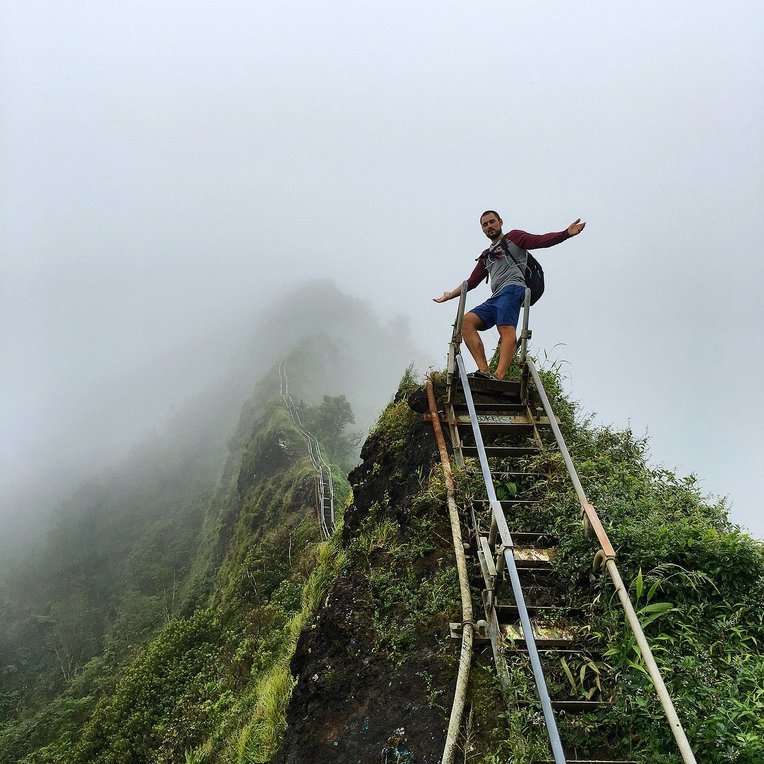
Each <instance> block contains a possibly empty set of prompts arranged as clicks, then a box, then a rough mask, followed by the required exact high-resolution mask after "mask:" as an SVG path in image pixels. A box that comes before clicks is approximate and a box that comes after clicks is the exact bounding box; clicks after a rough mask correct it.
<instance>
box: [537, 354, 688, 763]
mask: <svg viewBox="0 0 764 764" xmlns="http://www.w3.org/2000/svg"><path fill="white" fill-rule="evenodd" d="M526 364H527V366H528V368H529V369H530V372H531V375H532V376H533V382H534V384H535V385H536V390H537V391H538V394H539V397H540V398H541V403H542V405H543V407H544V411H545V413H546V415H547V417H548V418H549V423H550V424H551V426H552V432H553V433H554V437H555V440H556V441H557V446H558V447H559V449H560V452H561V453H562V457H563V459H564V461H565V467H566V468H567V470H568V475H569V476H570V479H571V481H572V483H573V487H574V488H575V491H576V495H577V496H578V501H579V503H580V504H581V519H582V520H583V521H584V526H585V527H586V526H587V525H588V527H589V528H590V529H591V532H592V533H593V534H594V536H595V537H596V539H597V541H598V542H599V545H600V552H598V553H597V556H596V557H595V561H597V562H599V561H600V560H604V566H605V567H606V568H607V571H608V574H609V576H610V579H611V581H612V582H613V586H615V590H616V594H618V599H619V601H620V602H621V607H623V610H624V612H625V614H626V620H627V621H628V622H629V626H630V627H631V630H632V632H634V638H635V639H636V641H637V644H638V645H639V649H640V650H641V652H642V657H643V658H644V661H645V667H646V668H647V672H648V674H649V675H650V679H651V680H652V683H653V686H654V687H655V691H656V693H657V694H658V699H659V700H660V703H661V706H662V707H663V711H664V713H665V714H666V719H667V721H668V723H669V726H670V727H671V732H672V733H673V735H674V739H675V740H676V743H677V746H678V747H679V752H680V754H681V755H682V760H683V761H684V762H685V764H696V761H695V755H694V754H693V752H692V749H691V748H690V743H689V741H688V740H687V735H686V734H685V732H684V728H683V727H682V723H681V722H680V721H679V717H678V716H677V713H676V709H675V708H674V703H673V702H672V700H671V696H670V695H669V693H668V690H667V689H666V685H665V684H664V682H663V677H662V676H661V672H660V669H659V668H658V664H657V663H656V662H655V658H654V657H653V653H652V650H651V649H650V645H649V644H648V642H647V638H646V637H645V633H644V631H643V630H642V624H641V623H640V622H639V618H638V617H637V614H636V612H635V610H634V606H633V605H632V604H631V599H630V598H629V595H628V592H627V591H626V587H625V586H624V583H623V580H622V579H621V574H620V573H619V572H618V567H617V566H616V564H615V550H614V549H613V545H612V544H611V543H610V539H609V538H608V535H607V533H606V532H605V529H604V527H603V526H602V523H601V522H600V519H599V517H598V516H597V512H596V510H595V509H594V507H593V506H592V505H591V504H590V503H589V501H588V499H587V498H586V494H585V493H584V489H583V487H582V486H581V481H580V480H579V478H578V473H577V472H576V468H575V466H574V465H573V460H572V459H571V458H570V453H569V452H568V447H567V446H566V444H565V439H564V438H563V437H562V432H561V431H560V428H559V426H558V424H557V420H556V418H555V416H554V411H553V410H552V405H551V404H550V403H549V398H548V397H547V394H546V390H544V385H543V383H542V382H541V377H540V376H539V373H538V370H537V369H536V365H535V364H534V363H533V361H532V360H531V359H530V358H528V359H527V360H526Z"/></svg>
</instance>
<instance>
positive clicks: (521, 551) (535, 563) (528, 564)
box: [514, 546, 555, 570]
mask: <svg viewBox="0 0 764 764" xmlns="http://www.w3.org/2000/svg"><path fill="white" fill-rule="evenodd" d="M514 555H515V565H517V569H518V570H527V569H528V568H550V567H551V566H552V559H553V558H554V556H555V550H554V549H549V548H548V547H536V546H524V547H515V549H514Z"/></svg>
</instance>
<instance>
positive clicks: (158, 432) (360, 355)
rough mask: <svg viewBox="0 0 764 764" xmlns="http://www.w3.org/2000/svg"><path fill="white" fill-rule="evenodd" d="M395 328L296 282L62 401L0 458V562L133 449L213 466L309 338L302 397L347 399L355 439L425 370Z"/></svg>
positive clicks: (362, 305) (401, 324)
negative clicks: (196, 452) (407, 376)
mask: <svg viewBox="0 0 764 764" xmlns="http://www.w3.org/2000/svg"><path fill="white" fill-rule="evenodd" d="M406 321H407V320H406V318H405V317H403V316H390V317H384V318H382V319H379V318H378V317H377V316H375V315H374V313H373V311H372V309H371V307H370V306H369V304H368V303H366V302H364V301H362V300H358V299H355V298H353V297H351V296H350V295H348V294H346V293H344V292H342V291H341V290H340V289H339V288H338V287H337V286H336V284H334V283H333V282H332V281H331V280H328V279H317V280H313V281H306V282H304V283H302V284H297V285H292V286H291V288H289V289H285V290H283V291H279V292H276V293H273V292H272V293H270V294H269V296H268V301H267V302H265V303H264V304H260V305H257V306H256V308H254V309H252V310H250V311H248V313H247V314H245V315H238V316H233V317H232V316H228V320H227V321H225V322H223V323H222V325H219V326H212V327H210V329H209V330H208V331H207V332H206V333H205V332H202V333H201V334H200V335H199V336H195V337H193V338H189V337H186V338H185V339H182V340H180V339H179V340H178V341H177V344H175V345H172V346H170V347H168V348H167V349H166V350H165V351H164V352H162V353H156V354H155V355H154V356H153V357H151V358H149V359H144V360H143V361H142V362H141V363H140V365H138V367H137V368H135V369H133V370H132V371H131V373H129V374H125V373H123V372H120V373H114V375H113V376H112V377H108V378H106V379H103V380H99V381H98V386H97V387H96V388H91V389H87V388H85V389H83V391H82V392H81V394H80V396H79V397H78V398H76V399H73V400H62V401H61V403H60V406H57V407H56V410H55V411H53V412H46V416H47V420H46V422H45V423H44V425H39V426H38V430H37V431H36V432H35V433H34V435H35V437H34V438H32V437H31V436H30V441H31V443H32V445H31V446H29V447H28V448H27V451H26V453H25V454H24V453H23V447H24V445H26V444H24V443H22V444H17V446H16V451H17V452H19V449H22V451H21V453H22V454H23V455H24V458H23V459H21V458H20V456H19V455H18V453H17V454H13V455H12V454H10V453H9V455H8V457H7V459H8V464H7V465H6V467H5V468H4V470H3V472H4V473H5V475H4V478H3V481H2V483H1V484H0V557H2V556H6V557H7V556H9V555H15V554H17V553H18V552H19V551H23V549H24V548H25V544H26V542H28V541H30V540H32V539H34V538H35V537H36V536H39V534H40V532H42V531H43V530H44V527H45V524H46V523H49V522H51V521H54V520H55V517H54V516H55V513H56V511H57V510H56V508H57V507H58V506H59V504H60V503H61V502H62V500H63V499H64V498H65V497H66V496H67V494H69V493H70V492H72V491H73V490H75V488H76V486H77V485H78V484H79V483H80V482H81V481H83V480H88V479H92V478H93V477H94V476H96V475H98V474H99V473H100V472H101V471H102V470H105V469H108V468H110V467H113V466H114V465H115V464H117V463H118V462H119V460H120V459H122V458H124V457H125V456H127V454H129V453H130V451H131V449H134V448H135V447H136V446H137V445H138V444H140V443H142V442H161V441H163V440H165V441H170V442H172V441H182V440H188V441H192V440H193V441H197V442H199V443H200V448H202V450H206V453H207V454H217V458H218V459H220V458H221V457H220V448H221V444H222V443H224V442H225V439H226V438H227V437H228V436H229V435H230V432H231V431H232V430H233V428H234V426H235V423H236V421H237V419H238V416H239V411H240V407H241V404H242V402H243V401H244V399H245V398H246V397H247V396H248V395H249V394H250V393H251V391H252V389H253V386H254V384H255V380H256V379H257V378H258V377H259V376H260V375H261V374H262V373H263V371H264V370H266V369H268V368H269V367H270V366H272V365H273V364H274V363H275V362H276V361H277V360H278V359H279V358H280V357H281V356H282V355H283V354H285V353H286V352H288V351H290V350H291V349H293V348H295V347H297V346H301V345H304V347H305V348H310V347H311V345H315V344H316V343H317V342H318V338H319V337H321V338H322V342H323V343H324V344H323V345H322V346H323V347H325V348H326V350H325V353H324V357H323V358H322V360H321V362H320V363H319V364H317V365H316V367H315V369H313V370H312V372H311V373H312V375H314V378H313V381H312V383H311V384H310V385H309V386H305V390H304V393H305V396H306V398H307V399H313V398H316V397H317V399H318V400H320V397H321V395H322V394H323V393H322V391H323V390H325V389H326V388H327V386H329V387H331V388H332V389H334V388H335V387H336V388H337V389H338V390H339V392H340V393H346V394H347V395H348V398H349V399H350V400H351V402H352V406H353V410H354V412H355V415H356V427H357V429H358V430H359V431H365V430H366V429H367V428H368V426H369V424H370V423H371V422H372V421H373V420H374V418H375V417H376V414H377V413H378V411H379V408H380V407H381V406H382V405H384V403H385V401H386V398H387V396H389V391H390V390H391V389H392V387H393V385H394V383H395V382H396V381H397V379H398V378H399V377H400V373H401V369H402V368H405V367H406V366H407V365H409V364H410V363H415V364H416V365H417V366H419V367H425V366H427V365H428V364H429V363H431V360H430V359H429V358H428V357H427V355H426V354H425V353H423V352H422V351H420V350H418V349H416V348H414V347H413V345H412V344H411V342H410V340H409V338H408V335H407V328H406ZM180 336H181V337H182V336H183V335H182V334H180ZM298 358H299V354H298ZM29 426H30V428H32V427H34V426H35V423H30V425H29ZM6 437H8V436H6ZM6 445H7V447H10V444H9V443H8V444H6ZM11 460H13V461H12V463H11Z"/></svg>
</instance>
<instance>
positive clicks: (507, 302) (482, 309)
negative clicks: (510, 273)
mask: <svg viewBox="0 0 764 764" xmlns="http://www.w3.org/2000/svg"><path fill="white" fill-rule="evenodd" d="M524 298H525V287H524V286H520V285H519V284H510V285H509V286H505V287H504V289H502V290H501V291H500V292H499V293H498V294H495V295H493V296H492V297H489V298H488V299H487V300H486V301H485V302H484V303H483V304H482V305H478V306H477V308H473V309H472V310H471V311H470V313H474V314H475V315H476V316H478V317H479V318H480V319H481V321H482V322H483V323H484V324H485V326H484V327H483V329H490V328H491V327H492V326H517V320H518V318H520V306H521V305H522V304H523V299H524ZM481 331H482V330H481Z"/></svg>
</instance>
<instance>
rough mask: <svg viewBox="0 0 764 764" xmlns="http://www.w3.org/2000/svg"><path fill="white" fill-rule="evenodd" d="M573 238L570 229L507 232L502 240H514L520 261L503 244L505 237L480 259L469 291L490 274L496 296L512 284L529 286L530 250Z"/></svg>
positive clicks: (469, 279)
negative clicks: (527, 280) (542, 231)
mask: <svg viewBox="0 0 764 764" xmlns="http://www.w3.org/2000/svg"><path fill="white" fill-rule="evenodd" d="M569 238H570V236H569V235H568V231H567V229H566V230H564V231H560V232H559V233H545V234H541V235H537V234H533V233H526V232H525V231H518V230H514V231H510V232H509V233H507V234H504V236H503V237H502V239H506V240H507V241H511V242H512V243H513V244H514V245H515V246H516V247H517V248H518V249H519V250H520V251H519V252H518V251H517V250H515V251H513V252H512V254H513V255H514V256H515V259H516V260H517V263H515V261H514V260H513V259H512V258H511V257H510V256H509V255H508V254H506V249H505V248H504V247H502V246H501V242H502V239H499V241H497V242H496V243H495V244H491V246H490V247H488V249H486V250H485V251H484V252H483V253H482V254H481V255H480V257H479V258H478V261H477V265H476V266H475V270H473V271H472V274H471V275H470V277H469V278H468V279H467V290H468V291H469V290H470V289H474V288H475V287H476V286H477V285H478V284H479V283H480V282H481V281H482V280H483V279H484V278H485V277H486V276H490V278H491V294H492V295H496V294H498V293H499V292H500V291H501V290H502V289H504V287H506V286H509V285H510V284H518V285H520V286H525V265H526V263H527V262H528V250H529V249H543V248H544V247H553V246H554V245H555V244H560V243H561V242H563V241H565V240H566V239H569ZM518 263H519V266H518Z"/></svg>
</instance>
